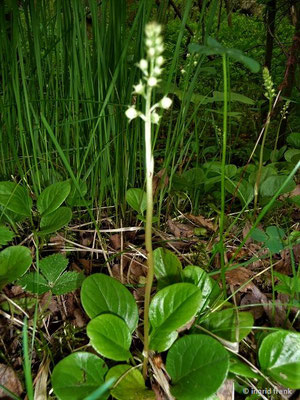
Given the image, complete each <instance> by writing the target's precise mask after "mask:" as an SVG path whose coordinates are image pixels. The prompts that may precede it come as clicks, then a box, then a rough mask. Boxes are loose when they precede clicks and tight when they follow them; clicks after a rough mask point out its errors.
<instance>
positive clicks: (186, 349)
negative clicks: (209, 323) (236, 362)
mask: <svg viewBox="0 0 300 400" xmlns="http://www.w3.org/2000/svg"><path fill="white" fill-rule="evenodd" d="M228 368H229V356H228V353H227V351H226V350H225V349H224V347H223V346H222V345H221V344H220V343H219V342H218V341H217V340H215V339H213V338H211V337H209V336H206V335H188V336H184V337H182V338H181V339H179V340H177V342H176V343H175V344H173V346H172V347H171V349H170V350H169V352H168V355H167V362H166V370H167V372H168V374H169V375H170V377H171V379H172V382H171V384H172V386H171V393H172V395H173V396H174V397H175V398H176V399H177V400H191V399H197V400H204V399H207V398H209V397H210V396H211V395H213V394H214V393H216V392H217V390H218V389H219V388H220V387H221V386H222V384H223V382H224V381H225V379H226V376H227V373H228Z"/></svg>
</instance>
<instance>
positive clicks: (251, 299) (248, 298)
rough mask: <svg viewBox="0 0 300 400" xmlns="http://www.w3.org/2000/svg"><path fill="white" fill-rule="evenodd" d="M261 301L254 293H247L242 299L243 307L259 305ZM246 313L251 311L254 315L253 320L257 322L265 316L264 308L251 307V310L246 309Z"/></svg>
mask: <svg viewBox="0 0 300 400" xmlns="http://www.w3.org/2000/svg"><path fill="white" fill-rule="evenodd" d="M259 303H260V299H258V298H257V297H256V296H255V295H254V294H253V292H252V293H247V294H246V295H245V296H244V297H243V298H242V299H241V306H246V305H248V304H249V305H252V304H259ZM243 310H244V311H249V312H251V314H252V315H253V318H254V319H255V320H257V319H259V318H261V317H262V316H263V314H264V309H263V307H262V306H255V307H253V306H252V307H249V308H246V307H245V308H244V307H243Z"/></svg>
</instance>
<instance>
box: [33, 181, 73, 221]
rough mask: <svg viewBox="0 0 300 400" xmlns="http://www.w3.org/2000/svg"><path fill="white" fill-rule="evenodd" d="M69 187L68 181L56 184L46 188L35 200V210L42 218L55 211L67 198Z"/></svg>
mask: <svg viewBox="0 0 300 400" xmlns="http://www.w3.org/2000/svg"><path fill="white" fill-rule="evenodd" d="M70 190H71V185H70V183H69V182H68V181H65V182H57V183H53V184H52V185H50V186H48V187H47V188H46V189H45V190H43V191H42V193H41V194H40V195H39V197H38V199H37V209H38V211H39V213H40V214H41V215H43V216H46V215H48V214H51V213H52V212H53V211H55V210H56V209H57V208H58V207H59V206H60V205H61V204H62V203H63V202H64V201H65V200H66V198H67V197H68V195H69V193H70Z"/></svg>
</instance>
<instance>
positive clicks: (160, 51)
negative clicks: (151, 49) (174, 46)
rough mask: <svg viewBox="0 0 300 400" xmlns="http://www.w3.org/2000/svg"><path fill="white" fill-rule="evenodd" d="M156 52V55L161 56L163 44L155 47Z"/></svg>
mask: <svg viewBox="0 0 300 400" xmlns="http://www.w3.org/2000/svg"><path fill="white" fill-rule="evenodd" d="M156 51H157V53H158V54H161V53H162V52H163V51H164V46H163V44H159V45H158V46H156Z"/></svg>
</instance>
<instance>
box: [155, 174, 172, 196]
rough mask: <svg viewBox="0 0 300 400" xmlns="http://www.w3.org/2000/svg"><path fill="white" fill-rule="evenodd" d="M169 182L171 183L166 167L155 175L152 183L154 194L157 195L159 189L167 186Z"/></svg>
mask: <svg viewBox="0 0 300 400" xmlns="http://www.w3.org/2000/svg"><path fill="white" fill-rule="evenodd" d="M168 183H169V177H168V175H167V174H166V169H165V168H163V169H161V170H160V171H159V172H158V173H157V174H156V175H154V177H153V183H152V187H153V196H156V194H157V193H158V191H159V189H161V188H163V187H167V186H168Z"/></svg>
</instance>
